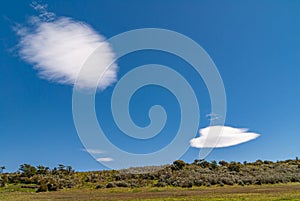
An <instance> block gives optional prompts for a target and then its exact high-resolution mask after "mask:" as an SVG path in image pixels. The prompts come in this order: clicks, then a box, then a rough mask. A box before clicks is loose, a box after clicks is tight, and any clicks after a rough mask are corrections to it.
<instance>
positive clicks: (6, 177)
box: [0, 158, 300, 192]
mask: <svg viewBox="0 0 300 201" xmlns="http://www.w3.org/2000/svg"><path fill="white" fill-rule="evenodd" d="M1 169H2V173H1V174H0V186H1V187H5V186H6V185H11V184H13V185H14V184H16V185H21V187H22V188H33V189H36V191H37V192H43V191H56V190H58V189H63V188H95V189H97V188H115V187H130V188H138V187H146V186H153V187H165V186H174V187H185V188H189V187H192V186H211V185H218V186H224V185H234V184H237V185H241V186H243V185H252V184H254V185H261V184H275V183H288V182H300V160H299V159H298V158H296V159H295V160H285V161H277V162H272V161H261V160H257V161H255V162H252V163H248V162H244V163H240V162H226V161H219V162H216V161H211V162H208V161H205V160H195V161H194V162H193V163H191V164H187V163H185V162H184V161H181V160H177V161H174V162H173V164H171V165H166V166H163V167H145V168H132V169H126V170H119V171H117V170H103V171H93V172H75V171H74V170H73V169H72V167H71V166H64V165H59V166H58V167H55V168H53V169H50V168H48V167H44V166H37V167H34V166H31V165H29V164H23V165H21V166H20V168H19V170H18V171H17V172H15V173H3V170H4V169H5V167H4V166H3V167H1ZM149 171H150V172H149ZM133 172H135V173H133Z"/></svg>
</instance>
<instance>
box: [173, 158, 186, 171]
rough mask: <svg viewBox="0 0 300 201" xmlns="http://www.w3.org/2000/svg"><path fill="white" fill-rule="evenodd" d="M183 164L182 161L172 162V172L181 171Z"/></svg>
mask: <svg viewBox="0 0 300 201" xmlns="http://www.w3.org/2000/svg"><path fill="white" fill-rule="evenodd" d="M185 165H186V164H185V162H184V161H182V160H176V161H174V162H173V165H172V167H171V168H172V170H182V169H183V167H184V166H185Z"/></svg>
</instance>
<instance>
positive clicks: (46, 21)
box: [14, 2, 118, 90]
mask: <svg viewBox="0 0 300 201" xmlns="http://www.w3.org/2000/svg"><path fill="white" fill-rule="evenodd" d="M31 6H32V7H33V8H34V9H35V10H37V11H38V12H39V15H38V16H34V17H31V18H30V20H29V21H28V24H27V25H18V26H16V27H14V30H15V32H16V34H17V35H18V36H19V37H20V40H19V44H18V50H19V55H20V57H21V58H22V59H23V60H25V61H26V62H28V63H30V64H32V65H33V66H34V68H35V69H37V70H38V72H39V75H40V77H41V78H44V79H47V80H50V81H54V82H58V83H61V84H69V85H74V83H75V82H76V84H77V86H78V87H79V88H88V89H89V88H94V87H95V85H96V86H97V88H98V89H102V90H103V89H105V88H106V87H108V86H110V85H111V84H113V83H114V82H115V81H116V80H117V69H118V67H117V64H116V63H114V60H115V54H114V52H113V50H112V48H111V47H110V44H109V43H108V42H106V41H105V38H104V37H103V36H101V35H100V34H98V33H97V32H96V31H95V30H94V29H93V28H92V27H91V26H89V25H88V24H86V23H84V22H80V21H76V20H74V19H71V18H69V17H57V16H56V15H55V14H54V13H52V12H48V11H47V5H40V4H38V3H36V2H33V3H32V5H31ZM96 49H97V58H99V59H98V60H97V63H96V64H95V65H93V66H91V67H89V69H88V70H85V71H84V72H83V73H81V74H80V79H78V80H77V77H78V74H79V72H80V70H81V67H82V66H83V64H84V63H85V61H86V60H87V58H88V57H89V56H90V55H91V54H92V53H93V52H94V51H95V50H96ZM109 66H110V68H109V69H108V70H107V67H109ZM100 76H102V77H101V81H100V82H99V83H98V84H95V83H97V81H98V79H99V77H100Z"/></svg>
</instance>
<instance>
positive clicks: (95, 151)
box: [81, 149, 104, 154]
mask: <svg viewBox="0 0 300 201" xmlns="http://www.w3.org/2000/svg"><path fill="white" fill-rule="evenodd" d="M81 150H82V151H85V152H88V153H90V154H103V153H104V151H102V150H99V149H81Z"/></svg>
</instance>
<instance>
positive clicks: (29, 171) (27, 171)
mask: <svg viewBox="0 0 300 201" xmlns="http://www.w3.org/2000/svg"><path fill="white" fill-rule="evenodd" d="M19 171H21V173H22V175H23V176H25V177H32V176H33V175H35V174H36V173H37V170H36V168H35V167H33V166H31V165H29V164H23V165H20V168H19Z"/></svg>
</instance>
